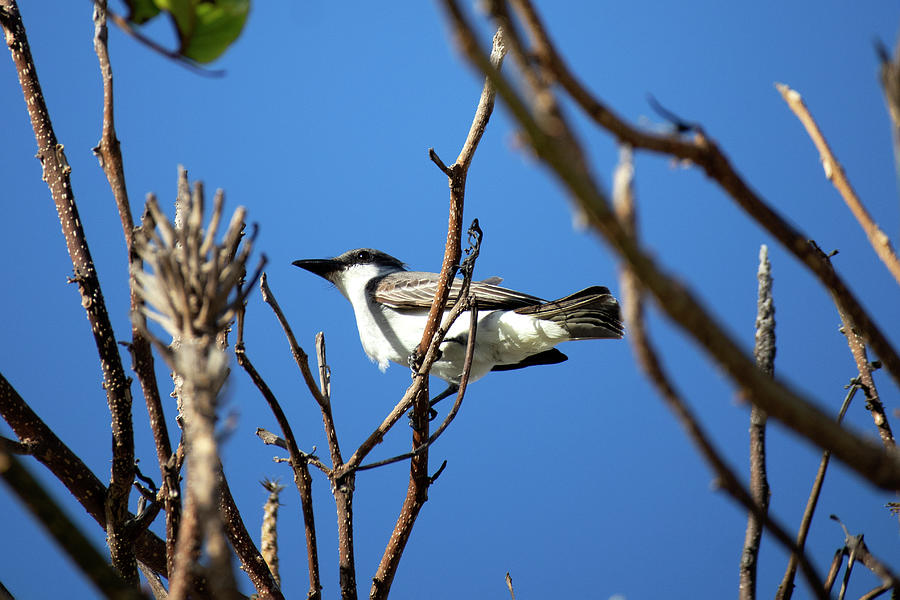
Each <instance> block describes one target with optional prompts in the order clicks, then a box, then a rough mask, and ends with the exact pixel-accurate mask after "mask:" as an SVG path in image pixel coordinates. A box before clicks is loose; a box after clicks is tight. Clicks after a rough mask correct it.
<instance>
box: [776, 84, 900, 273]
mask: <svg viewBox="0 0 900 600" xmlns="http://www.w3.org/2000/svg"><path fill="white" fill-rule="evenodd" d="M775 87H776V88H777V89H778V92H779V93H780V94H781V97H782V98H784V101H785V102H787V105H788V107H789V108H790V109H791V110H792V111H793V113H794V114H795V115H796V116H797V118H798V119H799V120H800V123H802V124H803V127H804V128H805V129H806V133H807V134H809V137H810V139H811V140H812V142H813V144H815V146H816V149H817V150H818V151H819V156H820V158H821V159H822V168H824V169H825V178H826V179H828V181H830V182H831V183H832V184H833V185H834V187H835V188H836V189H837V191H838V192H839V193H840V194H841V197H842V198H843V199H844V202H846V204H847V207H848V208H849V209H850V212H852V213H853V216H854V217H856V220H857V222H858V223H859V226H860V227H862V230H863V231H864V232H865V234H866V236H867V237H868V238H869V243H870V244H872V248H874V249H875V254H877V255H878V258H880V259H881V262H883V263H884V264H885V266H886V267H887V268H888V271H890V272H891V275H893V276H894V279H895V280H897V283H898V284H900V260H898V258H897V253H896V252H894V248H893V246H891V240H890V238H889V237H888V236H887V235H886V234H885V233H884V232H883V231H882V230H881V229H880V228H879V227H878V224H877V223H875V220H874V219H872V215H870V214H869V211H867V210H866V207H865V206H863V203H862V201H861V200H860V199H859V196H857V195H856V191H855V190H854V189H853V186H852V185H851V184H850V180H849V179H848V178H847V174H846V173H845V172H844V168H843V167H842V166H841V163H839V162H838V160H837V158H836V157H835V156H834V152H832V150H831V147H830V146H829V145H828V141H827V140H826V139H825V136H824V135H823V134H822V130H821V129H819V125H818V124H817V123H816V120H815V119H814V118H813V116H812V114H810V112H809V109H808V108H807V107H806V103H805V102H803V97H802V96H801V95H800V94H799V93H798V92H797V91H796V90H792V89H791V88H790V87H788V86H786V85H785V84H783V83H776V84H775Z"/></svg>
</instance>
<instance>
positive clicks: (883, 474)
mask: <svg viewBox="0 0 900 600" xmlns="http://www.w3.org/2000/svg"><path fill="white" fill-rule="evenodd" d="M444 6H445V7H446V8H447V14H448V16H449V18H450V20H451V23H452V25H453V28H454V30H455V31H456V33H457V36H458V38H459V39H460V40H461V41H462V48H463V51H464V52H465V54H466V56H467V57H468V58H469V59H470V60H471V61H472V62H473V63H474V64H475V65H476V66H477V67H478V68H479V69H480V70H481V71H482V72H484V73H486V74H487V75H488V76H489V77H490V79H491V81H492V82H493V83H494V84H495V86H496V88H497V93H498V94H500V96H501V97H502V98H503V100H504V101H505V102H506V104H507V106H508V108H509V110H510V114H511V115H512V116H513V118H515V120H516V121H518V123H519V124H520V125H521V126H522V128H523V130H524V132H525V134H526V136H527V138H528V140H529V142H530V144H531V145H532V147H533V148H534V150H535V151H536V153H537V154H538V156H539V157H541V159H542V160H544V161H545V162H546V163H547V164H548V166H550V167H551V169H552V170H553V172H554V173H555V174H556V175H557V176H558V177H559V179H560V181H561V182H562V183H563V185H564V186H565V187H566V188H567V189H568V190H569V192H570V193H571V195H572V197H573V198H574V199H575V200H576V201H577V203H578V205H579V207H580V208H581V209H582V210H583V211H584V214H585V216H586V218H587V221H588V223H589V224H590V225H591V226H592V227H594V228H595V229H596V230H597V231H598V232H599V233H601V234H602V235H603V237H604V238H605V239H606V241H607V242H608V243H609V244H610V246H611V247H612V248H613V249H614V250H615V251H616V252H617V253H618V254H619V255H620V256H621V258H622V259H623V260H624V261H625V262H626V263H627V264H628V266H629V268H631V269H632V270H633V271H634V272H635V274H636V275H637V277H639V278H640V280H641V283H642V285H644V286H645V287H646V288H647V290H648V291H650V292H651V293H653V295H654V296H656V299H657V301H658V303H659V306H660V307H661V308H662V309H663V310H664V311H665V312H666V313H667V314H668V315H669V317H670V318H671V319H672V320H673V321H674V322H675V323H677V324H678V325H679V326H680V327H682V328H683V329H684V330H685V331H686V332H688V333H689V334H690V335H691V336H693V337H694V338H695V339H697V341H698V342H699V343H700V344H701V345H702V346H703V347H704V348H705V350H706V352H707V353H708V354H709V355H710V356H711V357H713V359H714V360H716V361H717V362H718V363H719V364H720V365H722V367H723V368H724V369H725V371H726V372H727V373H728V374H729V375H730V376H731V377H732V378H733V379H734V380H735V382H736V383H737V384H738V386H739V387H740V389H741V390H742V392H743V393H744V394H745V395H746V397H747V398H748V399H749V400H750V401H752V402H753V403H754V404H757V405H759V406H760V407H761V408H762V409H763V410H765V411H766V413H767V414H768V416H769V417H773V418H776V419H778V420H779V421H781V422H783V423H784V424H786V425H787V426H788V427H790V428H791V429H793V430H794V431H796V432H797V433H799V434H800V435H802V436H804V437H806V438H807V439H809V440H810V441H812V442H813V443H815V444H817V445H819V446H821V447H823V448H828V449H830V450H832V451H833V452H834V454H835V456H837V457H839V458H840V459H841V460H843V461H844V462H845V463H846V464H847V465H848V466H850V467H851V468H853V469H854V470H856V471H857V472H858V473H860V474H861V475H863V476H864V477H866V478H867V479H868V480H869V481H871V482H872V483H873V484H875V485H878V486H880V487H883V488H885V489H890V490H894V489H898V488H900V455H898V453H897V452H895V451H893V450H882V449H881V448H878V447H876V446H874V445H873V444H872V443H871V442H869V441H867V440H865V439H863V438H861V437H860V436H858V435H855V434H853V433H851V432H849V431H847V430H845V429H843V428H841V427H839V426H837V425H836V424H835V423H834V422H833V421H832V420H831V419H830V418H828V417H827V416H826V415H825V414H824V413H823V412H822V411H821V410H820V409H819V408H818V407H816V406H815V405H814V404H813V403H812V402H810V401H809V400H807V399H806V398H804V397H802V396H801V395H800V394H799V393H797V392H795V391H793V390H791V389H789V388H788V387H787V386H786V385H785V384H783V383H780V382H779V381H777V380H773V379H772V378H770V377H768V376H765V374H763V373H761V372H760V371H759V369H758V368H757V367H756V365H755V364H754V363H753V361H751V360H750V359H749V358H748V357H747V355H746V354H745V352H744V351H743V350H742V349H741V348H740V346H739V345H738V344H737V343H736V342H735V341H734V340H733V339H732V338H731V337H730V336H729V335H728V334H726V333H725V332H724V330H723V329H722V327H720V326H719V325H718V323H717V322H716V320H715V319H713V317H712V316H711V315H710V314H709V313H708V312H707V311H706V309H704V308H703V306H702V305H701V304H700V302H699V301H698V300H697V299H696V298H695V296H694V294H693V293H691V292H690V291H689V290H688V289H687V288H686V287H685V286H684V285H683V284H682V283H680V282H678V281H677V280H675V279H674V278H673V277H671V276H669V275H668V274H666V273H664V272H663V271H662V270H661V269H660V268H659V267H658V266H657V265H656V263H655V261H653V260H652V259H651V258H650V256H649V255H648V254H647V253H646V252H645V251H644V250H643V249H642V248H641V247H640V246H639V245H638V244H637V243H636V242H635V241H634V239H633V238H632V237H631V236H629V235H628V234H627V233H626V232H625V231H624V230H623V228H622V227H621V225H620V224H619V222H618V220H617V219H616V218H615V216H614V215H613V213H612V210H611V209H610V207H609V206H608V204H607V203H606V202H605V200H604V196H603V194H602V193H601V192H600V188H599V186H598V185H597V183H596V182H595V181H594V179H593V177H592V176H591V174H590V173H588V172H585V171H584V169H582V168H581V166H580V163H579V162H578V161H577V160H575V159H573V156H572V155H573V154H577V151H576V150H577V148H578V146H577V144H576V143H575V142H574V141H573V140H572V139H571V136H569V135H568V133H567V130H566V128H564V127H557V128H556V129H554V130H552V131H548V130H545V129H544V128H543V127H542V126H541V124H540V123H539V120H538V119H537V118H536V117H535V116H534V115H532V112H531V109H530V108H529V107H528V106H527V104H526V103H525V102H524V101H523V100H522V99H521V98H520V96H519V94H518V93H517V92H516V91H515V90H514V89H513V87H512V86H511V85H510V84H509V82H508V81H507V80H506V78H505V77H504V76H503V75H501V74H500V73H498V72H497V71H496V70H495V69H493V67H491V65H490V61H489V60H488V58H487V56H486V55H485V54H484V53H483V52H481V51H480V49H479V48H478V44H477V42H476V38H475V35H474V33H473V32H472V28H471V26H470V25H469V23H468V22H467V20H466V18H465V17H464V15H463V14H462V12H461V11H460V10H459V7H458V5H457V2H455V1H454V0H445V1H444ZM539 107H540V105H538V108H539ZM702 141H703V144H704V147H706V146H705V145H708V144H711V142H710V141H709V140H707V139H706V138H702ZM679 143H681V142H679ZM684 145H685V147H689V148H694V146H693V145H690V144H684ZM645 147H646V146H645ZM665 147H666V148H669V147H670V144H668V143H666V144H665ZM704 152H706V151H704ZM692 155H698V152H693V153H692ZM704 156H705V155H704ZM710 156H714V157H718V158H717V159H716V160H715V161H713V162H708V163H707V165H708V166H709V168H710V170H711V171H712V173H713V174H715V175H716V176H717V177H718V178H719V180H721V181H723V182H724V183H723V186H724V187H725V189H726V190H737V189H738V188H740V189H743V190H744V191H743V192H741V193H739V194H732V195H733V196H736V197H737V198H739V202H744V201H747V199H748V198H752V199H753V200H754V202H755V201H756V200H758V197H757V196H756V195H755V194H753V193H752V192H751V191H750V190H749V188H746V186H745V185H744V184H743V182H742V181H741V180H740V179H739V178H737V179H735V177H736V175H735V174H734V172H733V171H732V170H730V165H728V164H727V161H724V157H723V156H722V155H721V153H718V154H716V153H714V154H712V155H710ZM723 161H724V162H723ZM729 173H730V175H729ZM742 186H744V187H742ZM744 188H746V189H744ZM745 192H746V193H745ZM750 204H752V206H753V209H754V211H756V210H761V209H762V207H765V209H766V210H769V209H768V207H767V206H766V205H764V204H756V203H753V202H750ZM742 206H743V205H742ZM764 222H766V223H768V221H765V220H764ZM779 227H780V226H779ZM791 231H793V229H791ZM781 233H784V231H782V232H781ZM776 237H778V239H779V240H784V241H785V243H786V244H788V245H789V246H790V248H791V250H792V251H794V252H795V253H796V252H798V251H799V250H798V248H797V247H795V246H796V244H795V242H798V240H799V243H800V244H801V245H802V247H803V248H808V244H807V243H806V240H805V239H803V238H802V237H800V236H799V234H798V237H797V238H796V239H795V238H790V239H787V238H784V236H776ZM804 252H805V251H804ZM804 256H805V255H804ZM813 262H814V263H815V265H816V268H819V266H820V264H819V262H818V259H815V261H813ZM825 278H826V279H827V278H828V277H827V276H825ZM829 283H830V284H831V286H830V287H831V288H832V289H836V290H837V291H838V294H839V295H840V296H841V297H842V298H845V300H846V298H847V297H848V296H845V295H844V293H845V292H846V293H847V294H849V290H847V289H846V286H844V285H843V283H842V282H840V281H838V282H835V281H830V282H829ZM850 297H851V298H852V296H850ZM845 304H846V305H847V306H850V303H848V302H845ZM855 306H856V308H854V311H855V312H854V314H853V318H854V322H855V323H856V324H857V326H858V327H860V330H861V331H866V332H867V334H866V335H867V336H868V339H869V341H870V343H871V345H872V347H873V350H875V351H876V352H879V356H881V357H884V356H885V354H884V353H882V350H884V351H885V352H886V353H891V352H892V350H891V348H890V346H889V345H888V344H887V342H886V341H885V340H884V338H883V336H882V337H881V339H882V342H884V343H883V344H880V345H881V350H879V349H877V348H876V344H875V342H873V340H874V339H875V338H876V337H877V335H880V332H878V334H876V333H875V332H876V331H877V328H874V329H873V328H872V327H874V324H873V323H872V322H871V320H869V321H866V322H867V323H868V326H872V327H868V326H866V327H862V326H860V323H862V322H863V321H865V318H863V317H862V316H860V315H861V313H859V311H861V308H860V307H859V306H858V303H857V304H856V305H855ZM857 309H858V310H857ZM894 356H895V357H896V354H894ZM895 366H896V367H897V370H896V373H897V374H900V359H898V360H897V362H896V364H895Z"/></svg>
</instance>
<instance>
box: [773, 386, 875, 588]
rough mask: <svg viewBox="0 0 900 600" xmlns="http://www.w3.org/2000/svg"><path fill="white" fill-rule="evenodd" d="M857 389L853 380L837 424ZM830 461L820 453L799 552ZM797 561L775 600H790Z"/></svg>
mask: <svg viewBox="0 0 900 600" xmlns="http://www.w3.org/2000/svg"><path fill="white" fill-rule="evenodd" d="M858 389H859V383H857V382H856V380H854V381H853V382H852V383H851V384H850V387H849V390H848V391H847V395H846V397H844V402H843V403H842V404H841V409H840V411H839V412H838V417H837V422H838V423H840V422H841V421H843V420H844V415H845V414H847V409H848V408H850V401H851V400H853V396H855V395H856V391H857V390H858ZM830 459H831V452H829V451H828V450H826V451H825V452H823V453H822V460H821V461H820V462H819V470H818V472H816V478H815V480H814V481H813V486H812V490H811V491H810V492H809V499H808V500H807V501H806V509H804V511H803V517H802V518H801V519H800V527H799V529H798V531H797V548H799V549H800V550H803V548H804V547H805V546H806V536H807V535H808V534H809V527H810V525H811V524H812V519H813V515H814V514H815V512H816V505H817V504H818V502H819V494H820V493H821V492H822V484H823V483H824V482H825V472H826V471H827V469H828V462H829V460H830ZM798 560H799V559H798V556H797V554H795V553H792V554H791V557H790V559H789V560H788V565H787V569H786V570H785V572H784V577H783V578H782V580H781V584H780V585H779V586H778V591H777V592H776V593H775V600H790V598H791V595H792V594H793V593H794V577H795V576H796V574H797V562H798ZM826 580H827V578H826ZM826 588H827V586H826Z"/></svg>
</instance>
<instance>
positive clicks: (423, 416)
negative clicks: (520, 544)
mask: <svg viewBox="0 0 900 600" xmlns="http://www.w3.org/2000/svg"><path fill="white" fill-rule="evenodd" d="M505 54H506V45H505V41H504V35H503V31H502V30H500V29H498V31H497V33H496V34H495V35H494V40H493V49H492V51H491V57H490V59H489V64H490V68H492V69H494V70H495V71H496V70H499V69H500V66H501V65H502V63H503V57H504V55H505ZM494 96H495V90H494V86H493V84H492V82H491V79H490V78H486V79H485V81H484V87H483V89H482V92H481V97H480V98H479V101H478V107H477V108H476V110H475V117H474V119H473V121H472V125H471V127H470V128H469V134H468V135H467V136H466V141H465V143H464V144H463V147H462V150H461V151H460V153H459V156H457V158H456V162H455V163H454V164H453V165H452V166H450V167H448V168H447V170H444V171H445V173H446V172H447V171H449V172H450V175H449V176H448V180H449V185H450V211H449V212H450V214H449V223H448V225H447V243H446V247H445V248H444V260H443V262H442V263H441V273H440V276H439V278H438V284H437V289H436V290H435V294H434V301H433V302H432V304H431V309H430V310H429V312H428V320H427V321H426V324H425V330H424V332H423V333H422V340H421V341H420V342H419V345H418V347H417V348H416V351H415V353H414V356H415V357H422V356H424V355H425V354H426V353H427V352H428V351H430V349H431V348H433V347H434V346H433V344H432V342H433V340H434V339H435V333H436V332H437V330H438V326H439V324H440V321H441V315H443V314H444V310H445V307H446V305H447V298H448V297H449V295H450V284H451V282H452V281H453V278H454V277H455V276H456V270H457V266H458V265H459V263H460V258H461V256H462V250H461V243H460V238H461V237H462V219H463V205H464V199H465V190H466V176H467V174H468V170H469V165H471V162H472V157H473V156H474V153H475V149H476V148H477V146H478V142H479V141H480V140H481V137H482V135H483V133H484V130H485V128H486V127H487V123H488V120H489V119H490V116H491V112H492V111H493V108H494ZM429 154H431V155H433V156H434V151H433V150H432V151H431V152H430V153H429ZM439 166H440V165H439ZM442 170H443V169H442ZM435 350H436V348H435ZM413 363H414V370H415V371H417V373H416V377H417V378H418V381H417V382H415V383H418V382H421V384H420V386H419V389H418V392H417V394H416V395H415V396H414V397H413V402H414V408H413V417H412V425H413V440H412V446H413V448H418V447H420V446H423V445H425V444H426V443H427V440H428V438H429V435H428V426H429V423H428V411H429V409H430V405H429V398H428V382H427V376H428V370H427V369H426V370H419V368H418V364H417V363H418V360H414V361H413ZM413 387H415V384H414V386H413ZM401 414H402V413H401ZM354 455H356V453H355V454H354ZM431 481H432V479H431V478H430V476H429V474H428V448H427V446H426V447H425V450H424V451H422V452H421V453H419V454H416V455H415V456H413V457H412V459H411V460H410V474H409V487H408V489H407V492H406V499H405V500H404V502H403V508H402V509H401V510H400V515H399V516H398V518H397V524H396V525H395V526H394V531H393V533H392V534H391V538H390V541H389V542H388V544H387V547H386V548H385V550H384V555H383V556H382V558H381V563H380V564H379V565H378V570H377V571H376V573H375V577H374V578H373V580H372V588H371V590H370V592H369V597H370V598H371V600H381V599H383V598H386V597H387V595H388V592H389V591H390V587H391V583H392V582H393V580H394V575H395V574H396V572H397V568H398V566H399V565H400V557H401V555H402V554H403V550H404V548H405V547H406V542H407V541H408V539H409V535H410V532H411V531H412V526H413V524H414V523H415V521H416V518H417V517H418V514H419V511H420V510H421V508H422V505H423V504H424V503H425V501H426V500H427V499H428V486H429V485H430V483H431Z"/></svg>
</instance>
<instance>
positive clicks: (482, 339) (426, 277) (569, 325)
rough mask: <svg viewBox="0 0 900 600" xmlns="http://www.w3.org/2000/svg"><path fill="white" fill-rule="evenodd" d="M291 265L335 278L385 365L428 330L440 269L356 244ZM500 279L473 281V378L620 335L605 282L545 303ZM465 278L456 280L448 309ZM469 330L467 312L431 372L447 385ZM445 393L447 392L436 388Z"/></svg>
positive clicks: (458, 369) (372, 353) (453, 380)
mask: <svg viewBox="0 0 900 600" xmlns="http://www.w3.org/2000/svg"><path fill="white" fill-rule="evenodd" d="M293 264H294V265H296V266H298V267H300V268H301V269H306V270H307V271H310V272H311V273H315V274H316V275H319V276H320V277H323V278H325V279H327V280H328V281H330V282H331V283H333V284H334V285H335V286H336V287H337V289H338V291H340V292H341V294H343V295H344V297H345V298H347V300H349V301H350V304H352V305H353V312H354V314H355V315H356V327H357V329H359V339H360V341H361V342H362V346H363V349H364V350H365V351H366V354H367V355H368V356H369V358H370V359H372V360H373V361H374V362H375V363H377V364H378V367H379V368H380V369H381V370H382V371H384V370H385V369H386V368H387V367H388V363H389V362H390V361H393V362H395V363H398V364H401V365H408V364H409V363H408V361H409V357H410V355H411V354H412V352H413V350H414V349H415V348H416V346H418V344H419V341H420V340H421V338H422V332H423V331H424V330H425V322H426V320H427V319H428V310H429V309H430V308H431V303H432V300H433V299H434V294H435V291H436V289H437V284H438V274H437V273H425V272H421V271H408V270H406V265H404V264H403V263H402V262H400V261H399V260H397V259H396V258H394V257H393V256H390V255H388V254H385V253H384V252H381V251H379V250H373V249H371V248H358V249H356V250H350V251H348V252H344V253H343V254H341V255H340V256H336V257H335V258H328V259H312V260H295V261H294V262H293ZM500 281H501V279H500V278H497V277H492V278H490V279H485V280H484V281H473V282H472V284H471V287H470V289H469V293H470V294H474V295H475V297H476V299H477V302H478V310H479V312H478V328H477V332H476V334H475V336H476V341H475V347H474V354H473V359H472V367H471V371H470V373H469V381H475V380H476V379H479V378H481V377H483V376H484V375H486V374H487V373H488V372H489V371H507V370H512V369H521V368H524V367H530V366H533V365H551V364H556V363H561V362H563V361H564V360H566V359H567V357H566V355H565V354H563V353H562V352H560V351H559V350H557V349H556V348H555V347H554V346H556V345H557V344H559V343H561V342H568V341H572V340H594V339H620V338H621V337H622V334H623V331H624V330H623V328H622V321H621V317H620V315H619V303H618V302H616V299H615V298H614V297H613V296H612V294H610V293H609V290H608V289H607V288H605V287H600V286H593V287H589V288H586V289H583V290H581V291H580V292H575V293H574V294H571V295H569V296H566V297H565V298H560V299H559V300H554V301H552V302H547V301H546V300H542V299H541V298H538V297H536V296H531V295H529V294H523V293H522V292H517V291H514V290H510V289H506V288H502V287H499V286H498V285H497V284H498V283H500ZM461 286H462V280H461V279H459V278H457V279H455V280H454V282H453V285H452V287H451V289H450V298H449V300H448V302H447V309H448V310H449V309H450V308H451V307H452V306H453V304H454V301H455V300H456V298H457V297H458V296H459V292H460V288H461ZM468 334H469V312H468V311H466V312H464V313H462V314H461V315H460V317H459V318H458V319H457V320H456V322H455V323H454V325H453V326H452V327H451V328H450V331H448V332H447V336H446V337H445V338H444V342H443V343H442V345H441V347H440V349H441V356H440V358H439V359H438V360H437V361H436V362H435V363H434V366H433V367H432V369H431V374H432V375H435V376H437V377H440V378H441V379H443V380H444V381H446V382H447V383H449V384H450V388H449V389H448V390H447V392H448V393H452V391H455V388H456V387H457V386H458V384H459V382H460V378H461V376H462V371H463V363H464V361H465V356H466V343H467V341H468ZM441 397H444V394H441Z"/></svg>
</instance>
